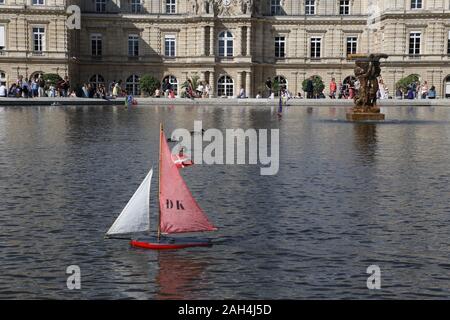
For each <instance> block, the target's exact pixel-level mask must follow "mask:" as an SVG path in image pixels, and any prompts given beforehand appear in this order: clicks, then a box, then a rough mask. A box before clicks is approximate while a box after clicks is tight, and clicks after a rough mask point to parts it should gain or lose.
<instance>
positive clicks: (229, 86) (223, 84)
mask: <svg viewBox="0 0 450 320" xmlns="http://www.w3.org/2000/svg"><path fill="white" fill-rule="evenodd" d="M233 93H234V84H233V79H231V77H229V76H222V77H220V78H219V80H218V81H217V94H218V96H219V97H223V96H225V97H232V96H233Z"/></svg>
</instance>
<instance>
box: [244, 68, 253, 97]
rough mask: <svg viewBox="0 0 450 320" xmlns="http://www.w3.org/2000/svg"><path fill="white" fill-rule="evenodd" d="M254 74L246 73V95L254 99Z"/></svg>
mask: <svg viewBox="0 0 450 320" xmlns="http://www.w3.org/2000/svg"><path fill="white" fill-rule="evenodd" d="M252 80H253V79H252V72H251V71H247V72H245V93H246V95H247V97H248V98H252V96H253V92H252V82H253V81H252Z"/></svg>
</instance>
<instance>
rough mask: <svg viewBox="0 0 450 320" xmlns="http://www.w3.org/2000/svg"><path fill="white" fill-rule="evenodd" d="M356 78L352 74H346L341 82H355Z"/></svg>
mask: <svg viewBox="0 0 450 320" xmlns="http://www.w3.org/2000/svg"><path fill="white" fill-rule="evenodd" d="M355 81H356V78H355V77H354V76H348V77H347V78H345V79H344V81H343V82H342V83H343V84H350V83H352V82H353V83H355Z"/></svg>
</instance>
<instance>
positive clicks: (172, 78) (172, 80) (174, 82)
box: [162, 76, 178, 95]
mask: <svg viewBox="0 0 450 320" xmlns="http://www.w3.org/2000/svg"><path fill="white" fill-rule="evenodd" d="M167 79H169V83H170V84H171V85H172V90H173V92H174V93H175V95H177V94H178V80H177V78H175V76H167V77H165V78H164V79H163V82H162V83H163V86H164V84H165V83H166V81H167Z"/></svg>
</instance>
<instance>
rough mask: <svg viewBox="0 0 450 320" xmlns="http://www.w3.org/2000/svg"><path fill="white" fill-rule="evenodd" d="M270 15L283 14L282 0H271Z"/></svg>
mask: <svg viewBox="0 0 450 320" xmlns="http://www.w3.org/2000/svg"><path fill="white" fill-rule="evenodd" d="M270 13H271V14H272V15H273V16H276V15H280V14H281V0H271V1H270Z"/></svg>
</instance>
